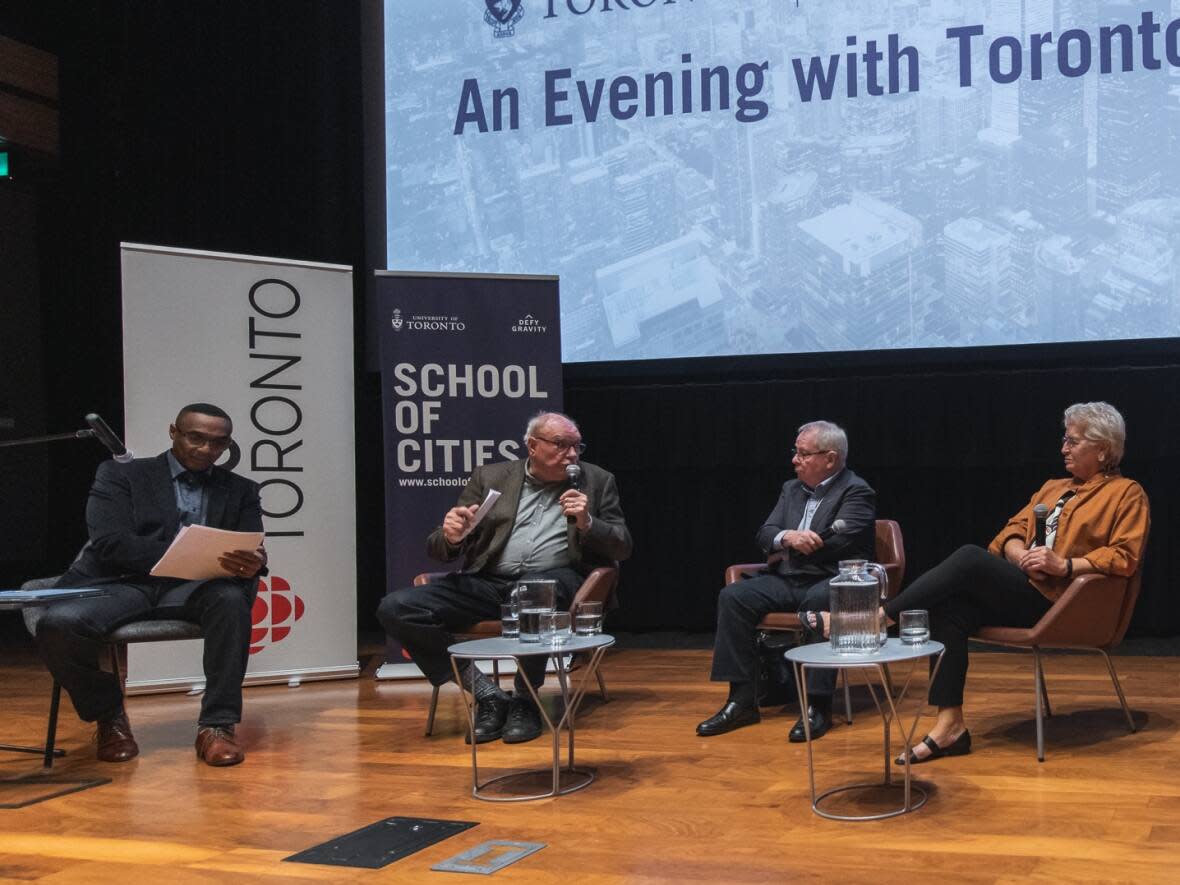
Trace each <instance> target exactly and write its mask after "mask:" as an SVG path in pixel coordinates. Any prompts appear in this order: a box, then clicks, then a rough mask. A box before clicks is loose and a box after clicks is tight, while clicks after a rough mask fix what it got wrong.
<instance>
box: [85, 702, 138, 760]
mask: <svg viewBox="0 0 1180 885" xmlns="http://www.w3.org/2000/svg"><path fill="white" fill-rule="evenodd" d="M94 742H95V743H96V744H98V752H97V753H96V754H95V755H96V756H97V757H98V761H99V762H127V761H128V760H131V759H134V758H135V757H136V756H138V755H139V745H138V744H137V743H135V736H134V735H133V734H132V733H131V723H130V722H128V721H127V714H126V713H120V714H119V715H118V716H116V717H115V718H114V719H100V720H99V721H98V730H97V731H95V733H94Z"/></svg>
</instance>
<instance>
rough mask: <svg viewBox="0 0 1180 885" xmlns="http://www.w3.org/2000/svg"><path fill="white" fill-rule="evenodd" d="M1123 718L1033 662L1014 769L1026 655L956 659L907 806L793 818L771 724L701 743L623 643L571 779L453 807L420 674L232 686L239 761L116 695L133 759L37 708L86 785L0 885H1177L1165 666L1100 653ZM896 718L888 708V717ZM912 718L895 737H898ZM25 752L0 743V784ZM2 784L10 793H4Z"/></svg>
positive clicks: (24, 762) (509, 752)
mask: <svg viewBox="0 0 1180 885" xmlns="http://www.w3.org/2000/svg"><path fill="white" fill-rule="evenodd" d="M1117 665H1118V667H1119V671H1120V675H1121V676H1122V679H1123V685H1124V687H1125V689H1126V692H1127V696H1128V699H1129V701H1130V703H1131V706H1132V708H1133V709H1134V711H1135V716H1136V720H1137V722H1138V723H1139V725H1140V730H1139V732H1138V733H1136V734H1130V733H1128V731H1127V729H1126V726H1125V723H1124V721H1123V719H1122V714H1121V712H1120V711H1119V709H1118V707H1117V701H1116V700H1115V697H1114V693H1113V690H1112V689H1111V686H1110V682H1109V679H1108V677H1107V675H1106V670H1105V667H1103V666H1102V662H1101V660H1100V658H1098V657H1097V656H1079V655H1063V656H1054V657H1051V658H1050V659H1049V660H1048V662H1047V665H1046V673H1047V680H1048V685H1049V689H1050V693H1051V699H1052V701H1053V704H1054V712H1055V713H1056V715H1055V716H1054V717H1053V718H1052V719H1051V720H1050V721H1049V723H1048V727H1047V758H1046V761H1045V762H1044V763H1043V764H1039V763H1038V762H1037V761H1036V757H1035V753H1034V742H1035V736H1034V729H1033V722H1032V676H1031V658H1029V657H1026V656H1019V655H1012V654H998V653H991V654H977V655H975V656H974V657H973V667H972V671H971V679H970V683H969V686H968V690H969V698H968V699H969V702H970V707H969V713H970V721H971V724H972V726H973V727H972V734H973V736H974V739H975V748H976V749H975V752H973V753H972V754H971V755H970V756H967V757H963V758H958V759H945V760H939V761H938V762H935V763H931V764H928V765H924V766H921V767H919V768H916V769H915V774H916V775H917V776H918V782H919V783H922V784H923V785H925V786H926V788H927V789H928V790H929V791H930V793H931V798H930V801H929V803H928V804H927V805H926V806H925V807H924V808H922V809H920V810H919V811H917V812H915V813H912V814H909V815H906V816H903V817H899V818H894V819H891V820H887V821H881V822H872V823H837V822H833V821H828V820H823V819H821V818H819V817H817V816H816V815H814V814H813V813H812V812H811V810H810V807H809V803H808V798H807V761H806V759H807V757H806V751H805V748H804V746H803V745H794V744H789V743H787V741H786V733H787V730H788V728H789V727H790V725H791V724H792V722H793V721H794V716H795V713H794V711H793V710H789V711H788V710H772V711H768V713H769V715H766V716H765V717H764V719H763V722H762V723H761V724H760V725H756V726H753V727H750V728H745V729H742V730H740V731H737V732H734V733H732V734H729V735H724V736H721V737H715V738H710V739H702V738H698V737H696V735H695V734H694V727H695V725H696V723H697V722H698V721H699V720H700V719H702V718H704V717H705V716H707V715H709V714H711V713H712V712H714V711H715V710H716V708H717V707H718V706H719V705H720V702H721V700H722V697H723V693H724V692H723V690H722V689H721V688H720V687H719V686H716V685H712V684H710V683H709V682H708V681H707V679H708V668H709V653H708V652H706V651H662V650H626V651H618V652H614V653H611V654H608V656H607V658H606V660H605V663H604V673H605V675H606V678H607V685H608V688H609V690H610V692H611V694H612V700H611V702H610V703H609V704H605V705H604V704H601V703H600V702H598V701H597V700H596V699H595V698H593V697H590V698H588V701H587V704H586V706H585V707H584V708H583V713H582V716H581V717H580V719H579V724H580V727H579V729H578V761H579V762H580V763H581V764H584V765H587V766H590V767H593V768H595V769H596V770H597V773H598V780H597V781H596V782H595V783H594V784H592V785H591V786H590V787H589V788H587V789H586V790H584V791H581V792H578V793H574V794H572V795H568V796H563V797H561V798H559V799H546V800H542V801H537V802H526V803H518V804H495V803H486V802H481V801H478V800H475V799H473V798H472V797H471V768H470V754H469V751H468V748H467V747H466V746H465V745H464V743H463V740H462V733H461V731H460V723H461V718H460V717H461V706H460V701H459V699H458V694H457V691H456V690H454V689H453V688H451V689H450V690H444V692H443V700H442V703H441V704H440V710H439V718H438V722H437V724H436V733H435V736H434V737H433V738H429V739H425V738H423V737H422V730H423V725H424V722H425V717H426V705H427V701H428V699H429V691H428V689H427V688H426V686H425V685H424V684H422V683H389V682H386V683H376V682H375V681H374V680H373V679H372V678H369V677H364V678H362V679H360V680H359V681H341V682H326V683H310V684H306V685H304V686H302V687H300V688H296V689H288V688H286V687H265V688H254V689H250V690H248V691H247V696H246V720H245V722H244V723H243V725H242V726H241V729H240V734H241V736H242V738H243V739H244V742H245V744H246V747H247V750H248V758H247V760H246V762H245V764H243V765H241V766H238V767H236V768H230V769H212V768H207V767H205V766H204V765H202V764H200V763H198V762H197V760H196V758H195V756H194V754H193V750H192V740H193V736H194V729H195V726H194V721H195V716H196V711H197V703H198V702H197V699H196V698H193V697H187V696H183V695H164V696H150V697H136V698H132V699H131V701H130V703H129V710H130V714H131V719H132V723H133V725H134V727H135V734H136V737H137V738H138V740H139V744H140V747H141V755H140V757H139V758H138V759H136V760H135V761H133V762H131V763H128V764H125V765H102V764H100V763H98V762H96V761H95V760H94V757H93V750H92V749H91V745H90V736H91V731H90V729H89V727H87V726H84V725H83V724H82V723H80V722H79V721H78V720H77V719H76V717H74V715H73V711H72V708H71V707H70V706H69V705H68V702H67V703H65V704H63V706H64V707H65V710H64V712H63V718H62V726H61V730H60V737H61V745H62V746H64V747H65V748H66V749H67V750H68V752H69V755H68V756H67V757H66V758H65V759H64V760H61V761H60V762H59V763H58V766H57V767H56V769H55V770H56V772H57V773H58V774H59V775H61V776H65V777H69V776H76V777H79V778H84V777H86V776H91V775H98V776H102V775H106V776H110V777H112V778H113V779H114V782H113V783H112V784H109V785H107V786H102V787H98V788H96V789H92V790H89V791H87V792H83V793H78V794H74V795H70V796H65V797H61V798H57V799H52V800H50V801H47V802H44V803H41V804H38V805H34V806H30V807H27V808H24V809H19V810H3V811H0V882H5V883H10V882H21V883H29V882H41V883H64V882H68V883H89V882H96V883H98V882H124V883H125V882H133V883H143V885H147V883H169V885H185V883H190V882H243V881H244V882H279V881H306V882H368V881H399V882H407V881H409V882H415V881H426V882H444V881H468V880H465V879H461V878H457V874H453V873H441V872H431V871H430V866H431V865H432V864H434V863H437V862H438V861H440V860H443V859H445V858H449V857H451V856H453V855H455V854H458V853H459V852H460V851H463V850H465V849H467V848H470V847H472V846H474V845H476V844H478V843H480V842H483V841H486V840H490V839H512V840H522V841H529V842H543V843H546V844H547V846H548V847H546V848H545V849H543V850H542V851H540V852H538V853H536V854H534V855H532V856H530V857H527V858H525V859H524V860H522V861H520V862H519V863H517V864H516V865H515V866H512V867H509V868H507V869H505V870H503V871H501V872H499V873H497V874H496V878H497V880H498V881H501V880H510V881H514V882H556V881H565V882H722V883H729V882H733V883H741V882H784V881H787V880H791V881H824V882H871V883H882V882H901V881H907V882H933V881H939V880H942V879H954V880H958V881H962V882H1015V881H1020V882H1030V881H1041V882H1062V881H1074V882H1085V881H1095V882H1097V881H1103V882H1110V881H1127V882H1130V881H1135V882H1176V881H1178V880H1180V736H1178V729H1177V722H1178V720H1180V659H1177V658H1153V657H1124V658H1119V659H1117ZM0 672H2V674H3V686H2V687H0V698H2V699H3V706H4V709H5V712H6V715H5V716H4V718H3V720H2V723H3V724H2V725H0V741H8V742H26V743H33V742H35V741H36V740H38V739H39V736H40V735H41V732H42V729H43V725H44V716H45V711H46V707H47V704H48V695H49V685H50V683H49V680H48V678H47V676H46V674H45V673H44V671H42V670H41V669H40V668H39V667H37V666H36V665H35V664H33V663H17V664H15V665H10V666H7V667H5V668H4V669H3V670H0ZM855 699H856V700H857V702H858V703H857V710H858V716H857V718H856V721H855V722H854V724H853V725H852V726H851V727H849V726H846V725H844V724H842V723H841V724H839V725H837V726H836V727H835V728H833V730H832V731H831V732H830V733H829V734H828V736H826V737H825V738H823V739H822V740H821V741H819V742H818V743H817V744H816V746H815V749H816V763H817V779H818V782H819V784H820V785H821V786H824V785H826V786H832V785H836V784H839V783H846V782H852V781H855V780H864V779H872V778H874V777H878V776H879V773H880V770H881V750H880V739H881V727H880V718H879V717H877V714H876V712H875V710H874V709H873V708H872V706H871V702H870V701H869V700H868V697H867V694H865V693H864V690H863V689H860V690H859V692H857V694H856V695H855ZM910 709H914V708H913V706H912V705H911V706H910ZM924 733H925V732H924V730H923V729H922V727H921V726H919V731H918V734H919V735H921V734H924ZM549 747H550V745H549V744H548V743H547V742H546V741H545V740H544V739H542V740H539V741H536V742H534V743H530V744H524V745H517V746H505V745H503V744H501V743H495V744H489V745H486V746H485V749H486V754H485V753H482V752H481V760H483V764H484V765H485V766H488V768H489V770H490V769H492V768H497V769H499V768H505V769H507V768H513V767H528V766H533V765H537V764H540V765H544V764H546V763H547V761H548V759H549ZM37 765H38V763H37V762H36V760H34V759H33V758H32V757H25V756H18V755H15V754H9V753H0V776H11V775H14V774H17V773H20V772H24V771H30V770H33V769H35V768H36V767H37ZM4 795H12V793H11V790H6V792H5V794H4ZM395 815H403V816H411V817H431V818H444V819H450V820H465V821H478V822H479V826H477V827H475V828H473V829H470V830H467V831H466V832H463V833H461V834H459V835H457V836H454V837H452V838H450V839H447V840H445V841H443V842H440V843H437V844H435V845H433V846H431V847H429V848H427V849H425V850H423V851H421V852H419V853H417V854H414V855H411V856H410V857H408V858H405V859H403V860H401V861H398V862H396V863H394V864H391V865H390V866H387V867H385V868H384V869H382V870H361V869H348V868H340V867H329V866H312V865H306V864H290V863H283V862H282V858H284V857H286V856H288V855H290V854H293V853H295V852H297V851H300V850H302V849H304V848H307V847H310V846H312V845H315V844H317V843H319V842H322V841H325V840H328V839H331V838H333V837H335V836H338V835H342V834H344V833H347V832H349V831H351V830H354V829H357V828H359V827H362V826H365V825H367V824H370V823H373V822H375V821H378V820H380V819H382V818H385V817H390V816H395Z"/></svg>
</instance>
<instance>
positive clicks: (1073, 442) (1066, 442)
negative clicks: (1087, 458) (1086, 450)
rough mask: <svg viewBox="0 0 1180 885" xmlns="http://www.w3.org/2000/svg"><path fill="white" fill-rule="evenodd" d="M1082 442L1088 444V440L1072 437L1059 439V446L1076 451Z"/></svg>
mask: <svg viewBox="0 0 1180 885" xmlns="http://www.w3.org/2000/svg"><path fill="white" fill-rule="evenodd" d="M1084 442H1089V440H1088V439H1074V438H1073V437H1072V436H1063V437H1061V445H1062V446H1064V447H1065V448H1067V449H1076V448H1077V447H1078V446H1080V445H1081V444H1082V443H1084Z"/></svg>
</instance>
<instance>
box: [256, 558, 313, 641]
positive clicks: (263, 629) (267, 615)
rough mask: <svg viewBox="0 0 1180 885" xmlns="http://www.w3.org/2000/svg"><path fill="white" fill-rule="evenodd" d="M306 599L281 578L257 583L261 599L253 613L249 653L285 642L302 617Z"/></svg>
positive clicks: (262, 580)
mask: <svg viewBox="0 0 1180 885" xmlns="http://www.w3.org/2000/svg"><path fill="white" fill-rule="evenodd" d="M303 609H304V606H303V599H302V598H301V597H300V596H298V595H296V593H295V591H294V590H292V589H291V585H290V584H289V583H288V582H287V581H286V580H284V579H283V578H280V577H279V576H278V575H271V576H270V577H269V578H260V579H259V580H258V596H256V597H255V598H254V608H253V610H252V611H251V612H250V615H251V618H250V621H251V626H252V629H251V630H250V654H252V655H256V654H258V653H259V652H260V651H262V650H263V649H265V648H266V647H267V646H268V645H273V644H274V643H276V642H281V641H282V640H284V639H286V638H287V636H288V635H289V634H290V633H291V630H292V629H294V627H295V622H296V621H298V620H299V619H300V618H302V617H303Z"/></svg>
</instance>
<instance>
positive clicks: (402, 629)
mask: <svg viewBox="0 0 1180 885" xmlns="http://www.w3.org/2000/svg"><path fill="white" fill-rule="evenodd" d="M542 579H546V580H551V581H556V582H557V591H556V601H555V602H556V607H557V610H558V611H566V610H568V609H569V607H570V604H571V602H572V601H573V598H574V595H575V594H576V593H577V592H578V588H579V587H581V586H582V581H583V577H582V575H581V574H579V573H578V571H577V570H576V569H572V568H559V569H553V570H551V571H546V572H537V573H533V574H529V575H525V576H522V577H519V578H498V577H494V576H491V575H481V574H464V573H462V572H452V573H450V574H447V575H444V576H442V577H441V578H439V579H438V580H436V581H432V582H431V583H429V584H423V585H422V586H421V587H403V588H401V589H400V590H394V591H393V592H392V593H390V594H388V595H387V596H386V597H385V598H384V599H383V600H381V605H380V606H379V607H378V608H377V620H379V621H380V622H381V626H382V627H384V628H385V632H386V633H388V634H389V635H390V636H392V637H393V638H394V639H396V640H397V641H398V642H400V643H401V644H402V647H403V648H404V649H405V650H406V651H407V652H408V653H409V655H410V657H411V658H412V659H413V661H414V663H415V664H417V665H418V669H420V670H421V671H422V672H423V673H424V674H426V678H427V679H429V680H430V682H431V684H433V685H442V684H443V683H444V682H451V681H453V680H454V673H453V672H452V670H451V656H450V655H449V654H448V653H447V649H448V648H449V647H450V646H452V645H454V644H455V636H454V634H455V633H461V632H462V631H463V630H465V629H467V628H468V627H470V626H471V625H472V624H475V623H478V622H479V621H491V620H499V619H500V606H501V605H502V604H504V603H505V602H507V601H508V597H509V596H510V595H511V593H512V590H513V588H514V587H515V586H516V585H517V584H519V583H520V582H521V581H528V580H542ZM546 660H547V658H546V657H545V656H544V655H530V656H529V657H527V658H522V659H521V669H522V670H523V671H524V673H525V675H526V676H527V677H528V680H529V682H530V683H531V684H532V685H533V686H534V687H538V686H540V685H541V683H543V682H544V681H545V663H546Z"/></svg>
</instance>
